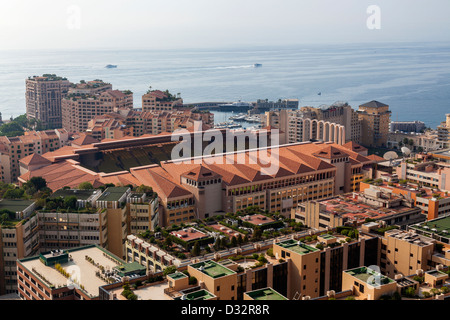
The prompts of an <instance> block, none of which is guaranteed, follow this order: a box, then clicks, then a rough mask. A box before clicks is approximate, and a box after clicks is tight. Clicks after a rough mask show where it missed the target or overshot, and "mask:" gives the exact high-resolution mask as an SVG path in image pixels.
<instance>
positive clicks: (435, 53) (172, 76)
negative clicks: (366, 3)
mask: <svg viewBox="0 0 450 320" xmlns="http://www.w3.org/2000/svg"><path fill="white" fill-rule="evenodd" d="M255 63H259V64H262V67H260V68H255V67H254V64H255ZM107 64H114V65H117V68H115V69H107V68H105V66H106V65H107ZM45 73H51V74H57V75H58V76H62V77H67V78H68V79H69V80H70V81H72V82H79V81H80V80H86V81H89V80H95V79H101V80H103V81H106V82H109V83H111V84H112V85H113V88H114V89H119V90H131V91H133V93H134V107H135V108H140V107H141V96H142V95H143V94H144V93H145V92H146V91H147V90H148V89H149V88H150V87H151V88H152V89H160V90H166V89H167V90H169V91H170V92H171V93H173V94H177V93H180V94H181V97H182V98H183V100H184V102H185V103H196V102H206V101H208V102H209V101H213V102H217V101H219V102H222V101H224V102H234V101H244V102H252V101H256V100H257V99H269V100H278V99H299V101H300V103H299V104H300V106H313V107H320V106H323V105H330V104H333V103H334V102H337V101H339V102H347V103H348V104H350V105H351V106H352V107H353V108H355V109H357V108H358V106H359V105H360V104H363V103H365V102H369V101H371V100H377V101H380V102H382V103H385V104H388V105H389V107H390V110H391V111H392V116H391V120H392V121H414V120H419V121H423V122H425V124H426V126H427V127H431V128H436V126H437V125H439V124H440V123H441V122H442V121H444V120H445V114H446V113H450V43H385V44H379V43H378V44H367V43H365V44H334V45H292V46H266V47H240V48H211V49H204V48H203V49H177V50H175V49H171V50H150V49H145V50H112V49H111V50H70V51H69V50H47V51H44V50H41V51H36V50H26V51H25V50H24V51H2V50H1V49H0V112H1V114H2V117H3V119H9V118H10V117H16V116H19V115H21V114H24V113H25V79H26V78H28V77H29V76H33V75H42V74H45ZM214 115H215V121H216V122H223V121H226V120H228V118H229V116H230V115H231V113H230V112H219V111H214Z"/></svg>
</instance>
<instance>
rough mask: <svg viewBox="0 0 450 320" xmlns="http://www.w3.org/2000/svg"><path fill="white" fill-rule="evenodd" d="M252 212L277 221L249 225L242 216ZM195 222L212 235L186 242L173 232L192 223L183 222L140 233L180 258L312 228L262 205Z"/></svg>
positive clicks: (196, 225) (144, 237) (143, 237)
mask: <svg viewBox="0 0 450 320" xmlns="http://www.w3.org/2000/svg"><path fill="white" fill-rule="evenodd" d="M251 214H262V215H264V216H267V217H268V218H271V219H273V220H274V222H273V223H269V224H267V225H265V226H264V228H262V227H260V226H255V225H252V224H250V223H248V224H246V223H245V222H246V221H243V220H242V219H241V218H242V217H243V216H246V215H251ZM217 224H218V225H221V226H223V227H226V228H227V230H229V229H231V230H233V231H236V233H238V235H237V236H235V235H234V234H233V235H230V233H227V232H225V231H222V230H220V229H217V228H214V227H213V225H217ZM194 225H195V228H196V229H197V230H199V231H201V232H203V233H205V234H207V235H208V237H206V238H202V239H199V240H192V241H188V242H186V241H184V240H182V239H180V238H178V237H176V236H174V235H171V234H170V233H171V232H172V231H178V230H181V229H183V228H186V227H188V226H189V225H187V224H183V223H182V224H180V225H172V226H170V227H167V228H161V227H157V228H156V229H155V230H154V231H150V230H147V231H145V232H143V233H141V234H140V235H139V236H140V237H141V238H142V239H144V240H146V241H148V242H149V243H152V244H154V245H156V246H158V247H159V248H161V249H162V250H164V251H166V252H168V253H170V254H172V255H174V256H175V257H177V258H179V259H186V258H189V257H192V256H198V255H204V254H207V253H211V252H216V251H221V250H224V249H228V248H234V247H238V246H241V245H244V244H247V243H252V242H258V241H262V240H267V239H272V238H274V237H278V236H281V235H287V234H292V233H296V232H299V231H302V230H306V229H308V228H307V227H305V226H304V225H303V224H302V223H298V222H295V220H292V219H289V218H285V217H283V216H282V215H280V214H278V213H274V214H270V213H267V212H265V211H263V210H261V209H260V208H259V207H249V208H247V209H244V210H242V211H239V212H238V213H228V214H226V215H218V216H214V217H209V218H206V219H205V220H196V221H195V222H194ZM212 235H214V236H212Z"/></svg>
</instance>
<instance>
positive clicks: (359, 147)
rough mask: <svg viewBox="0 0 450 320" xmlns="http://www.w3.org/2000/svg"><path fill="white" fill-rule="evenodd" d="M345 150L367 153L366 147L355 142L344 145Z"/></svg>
mask: <svg viewBox="0 0 450 320" xmlns="http://www.w3.org/2000/svg"><path fill="white" fill-rule="evenodd" d="M342 146H343V147H344V148H347V149H349V150H352V151H354V152H362V151H367V148H366V147H363V146H362V145H360V144H357V143H356V142H353V141H349V142H347V143H346V144H343V145H342Z"/></svg>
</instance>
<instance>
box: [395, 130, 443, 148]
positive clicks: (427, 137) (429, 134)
mask: <svg viewBox="0 0 450 320" xmlns="http://www.w3.org/2000/svg"><path fill="white" fill-rule="evenodd" d="M405 141H408V143H407V144H405ZM444 145H445V144H444V142H443V141H440V140H439V139H438V134H437V132H436V131H426V132H424V133H405V132H390V133H389V137H388V143H387V147H388V148H390V149H397V150H401V148H402V147H403V146H405V147H407V148H410V149H411V150H412V151H417V152H418V151H423V152H429V151H435V150H440V149H443V148H444Z"/></svg>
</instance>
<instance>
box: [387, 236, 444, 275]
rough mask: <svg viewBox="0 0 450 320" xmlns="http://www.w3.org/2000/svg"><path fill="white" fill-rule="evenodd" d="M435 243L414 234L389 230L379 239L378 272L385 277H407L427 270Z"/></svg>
mask: <svg viewBox="0 0 450 320" xmlns="http://www.w3.org/2000/svg"><path fill="white" fill-rule="evenodd" d="M434 251H435V241H433V240H432V239H431V238H428V237H424V236H421V235H419V234H416V233H414V232H405V231H400V230H390V231H388V232H386V233H385V234H384V237H383V238H382V239H381V251H380V254H381V256H380V259H381V260H380V270H381V272H382V273H383V274H385V275H386V276H389V277H391V278H394V277H395V276H396V275H399V274H401V275H404V276H409V275H412V274H416V273H417V272H418V270H424V271H426V270H429V269H430V267H429V260H431V259H432V255H433V254H434Z"/></svg>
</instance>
